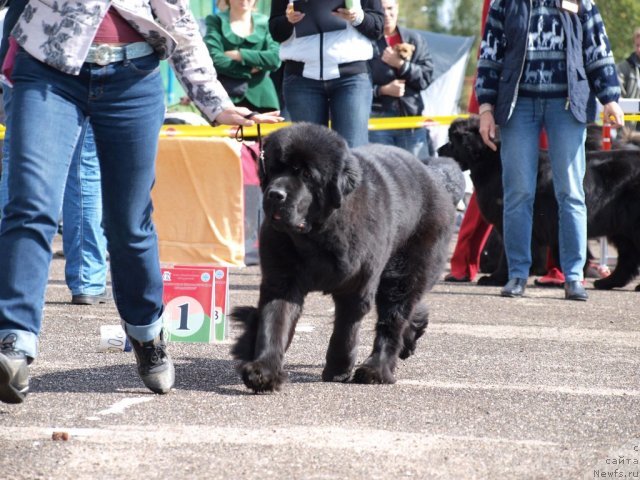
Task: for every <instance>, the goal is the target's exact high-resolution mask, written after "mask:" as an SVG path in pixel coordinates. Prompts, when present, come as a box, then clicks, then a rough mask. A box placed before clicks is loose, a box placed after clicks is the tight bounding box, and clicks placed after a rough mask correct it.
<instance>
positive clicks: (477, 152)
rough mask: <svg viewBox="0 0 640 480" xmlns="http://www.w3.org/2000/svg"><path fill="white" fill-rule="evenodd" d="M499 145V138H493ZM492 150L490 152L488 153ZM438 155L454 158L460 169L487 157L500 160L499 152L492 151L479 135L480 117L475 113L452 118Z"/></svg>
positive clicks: (470, 166) (467, 168)
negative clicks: (444, 141)
mask: <svg viewBox="0 0 640 480" xmlns="http://www.w3.org/2000/svg"><path fill="white" fill-rule="evenodd" d="M494 141H495V142H496V144H497V145H499V139H495V140H494ZM490 152H492V153H490ZM438 155H440V156H442V157H451V158H453V159H455V161H456V162H458V164H459V165H460V168H461V169H462V170H470V169H473V166H474V165H476V164H477V163H478V162H480V161H483V160H486V159H487V158H493V157H495V159H497V161H500V154H499V153H498V152H493V150H491V149H490V148H489V147H487V146H486V145H485V144H484V142H483V141H482V137H481V136H480V119H479V118H478V116H476V115H472V116H470V117H469V118H459V119H457V120H454V121H453V123H451V126H450V127H449V141H448V142H447V143H445V144H444V145H442V146H441V147H440V148H439V149H438Z"/></svg>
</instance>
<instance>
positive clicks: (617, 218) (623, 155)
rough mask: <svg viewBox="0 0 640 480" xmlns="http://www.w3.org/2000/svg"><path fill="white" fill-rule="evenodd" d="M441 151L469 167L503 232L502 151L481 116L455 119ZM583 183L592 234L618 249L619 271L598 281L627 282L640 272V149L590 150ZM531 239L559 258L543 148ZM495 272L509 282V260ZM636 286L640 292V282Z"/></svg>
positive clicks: (486, 210) (607, 284)
mask: <svg viewBox="0 0 640 480" xmlns="http://www.w3.org/2000/svg"><path fill="white" fill-rule="evenodd" d="M497 144H498V146H499V144H500V142H499V138H498V139H497ZM438 153H440V154H442V155H446V156H450V157H453V158H454V159H456V161H458V163H459V164H460V166H461V168H463V169H469V170H470V173H471V179H472V181H473V184H474V188H475V191H476V194H477V198H478V206H479V207H480V211H481V212H482V215H483V216H484V217H485V218H486V219H487V221H488V222H490V223H492V224H494V226H495V227H496V228H497V229H498V231H499V232H500V233H502V179H501V175H502V167H501V163H500V150H499V149H498V151H497V152H494V151H493V150H491V149H490V148H489V147H487V146H486V145H485V144H484V142H483V141H482V138H481V137H480V132H479V121H478V118H477V117H475V116H473V117H470V118H468V119H458V120H456V121H454V122H453V123H452V124H451V127H450V128H449V142H448V143H446V144H445V145H443V146H442V147H440V149H439V151H438ZM584 188H585V196H586V203H587V213H588V221H587V232H588V233H587V234H588V236H589V237H590V238H597V237H603V236H604V237H607V240H608V241H609V242H610V243H611V244H612V245H614V246H615V247H616V249H617V250H618V262H617V265H616V268H615V270H614V271H613V272H612V273H611V275H610V276H608V277H606V278H602V279H599V280H596V281H595V282H594V286H595V287H596V288H599V289H612V288H619V287H624V286H625V285H627V284H628V283H629V282H630V281H631V280H633V278H634V277H636V276H637V275H638V272H639V268H640V151H639V150H637V149H635V148H633V146H632V145H629V146H627V148H626V149H621V150H610V151H600V152H593V151H589V152H587V170H586V175H585V179H584ZM532 243H533V244H534V246H536V245H537V246H538V247H540V246H541V245H548V246H550V247H551V249H552V254H553V255H555V258H556V259H557V258H558V207H557V203H556V200H555V195H554V191H553V184H552V180H551V167H550V164H549V158H548V155H547V154H546V153H545V152H541V154H540V159H539V169H538V181H537V190H536V198H535V203H534V217H533V233H532ZM491 276H492V277H494V278H493V279H492V280H494V281H495V282H496V284H504V283H505V282H506V280H507V278H506V263H505V262H504V261H503V262H502V264H501V266H500V267H499V268H498V270H497V271H496V272H494V273H492V274H491ZM636 290H637V291H640V285H638V286H637V287H636Z"/></svg>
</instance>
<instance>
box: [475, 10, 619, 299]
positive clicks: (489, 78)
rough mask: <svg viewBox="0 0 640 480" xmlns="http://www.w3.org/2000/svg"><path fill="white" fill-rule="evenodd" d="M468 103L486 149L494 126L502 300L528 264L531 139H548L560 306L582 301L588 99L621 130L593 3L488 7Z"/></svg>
mask: <svg viewBox="0 0 640 480" xmlns="http://www.w3.org/2000/svg"><path fill="white" fill-rule="evenodd" d="M475 90H476V95H477V97H478V102H479V103H480V110H479V113H480V134H481V135H482V139H483V141H484V142H485V144H487V145H488V146H489V147H490V148H492V149H493V150H496V149H497V146H496V145H495V143H494V140H495V135H496V125H499V126H500V137H501V148H500V156H501V159H502V172H503V173H502V183H503V188H504V219H503V220H504V245H505V253H506V257H507V262H508V265H509V281H508V282H507V284H506V285H505V286H504V287H503V288H502V291H501V295H502V296H504V297H520V296H522V295H523V294H524V290H525V286H526V283H527V278H528V276H529V268H530V266H531V230H532V218H533V202H534V196H535V190H536V179H537V171H538V155H539V138H540V134H541V132H542V131H543V130H544V131H546V133H547V138H548V144H549V157H550V160H551V169H552V174H553V184H554V188H555V195H556V199H557V201H558V209H559V210H558V216H559V220H560V225H559V232H560V233H559V235H560V238H559V244H560V264H561V267H562V271H563V272H564V274H565V285H564V289H565V298H566V299H569V300H583V301H584V300H587V298H588V294H587V292H586V290H585V289H584V287H583V285H582V283H583V267H584V264H585V261H586V252H587V227H586V224H587V209H586V205H585V198H584V189H583V185H582V181H583V178H584V174H585V168H586V167H585V163H586V160H585V148H584V141H585V136H586V124H587V122H589V121H593V119H594V117H595V106H596V105H595V98H594V94H595V97H597V98H598V100H599V101H600V103H602V105H603V107H604V119H605V122H607V123H609V124H611V125H612V126H614V127H620V126H622V124H623V123H624V114H623V112H622V109H621V108H620V106H619V105H618V103H617V102H618V98H619V96H620V85H619V83H618V78H617V76H616V68H615V62H614V59H613V55H612V53H611V47H610V45H609V40H608V38H607V34H606V30H605V26H604V23H603V21H602V17H601V16H600V13H599V11H598V8H597V7H596V5H595V4H594V3H593V1H592V0H493V2H492V3H491V7H490V9H489V14H488V17H487V21H486V24H485V30H484V34H483V38H482V43H481V45H480V57H479V60H478V72H477V80H476V84H475Z"/></svg>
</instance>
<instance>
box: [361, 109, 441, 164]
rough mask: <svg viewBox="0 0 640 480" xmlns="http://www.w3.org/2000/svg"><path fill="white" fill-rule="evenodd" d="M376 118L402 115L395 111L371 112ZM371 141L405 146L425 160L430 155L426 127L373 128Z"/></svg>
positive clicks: (370, 136)
mask: <svg viewBox="0 0 640 480" xmlns="http://www.w3.org/2000/svg"><path fill="white" fill-rule="evenodd" d="M371 116H372V117H375V118H388V117H400V116H402V115H399V114H398V113H394V112H384V113H379V112H374V113H372V114H371ZM369 142H370V143H382V144H384V145H395V146H396V147H400V148H403V149H404V150H407V151H408V152H411V153H412V154H413V155H415V156H416V157H418V158H419V159H420V160H422V161H425V160H427V157H428V156H429V149H428V147H427V129H426V128H400V129H396V130H371V131H370V132H369Z"/></svg>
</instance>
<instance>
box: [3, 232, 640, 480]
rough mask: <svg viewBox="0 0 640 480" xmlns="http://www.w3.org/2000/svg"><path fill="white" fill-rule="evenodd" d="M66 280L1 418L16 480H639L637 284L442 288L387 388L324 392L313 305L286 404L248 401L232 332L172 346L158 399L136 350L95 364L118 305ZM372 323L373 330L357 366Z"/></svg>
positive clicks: (246, 285)
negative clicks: (138, 367) (81, 298)
mask: <svg viewBox="0 0 640 480" xmlns="http://www.w3.org/2000/svg"><path fill="white" fill-rule="evenodd" d="M59 243H60V242H59V238H57V239H56V244H55V245H54V249H57V248H59ZM63 271H64V259H60V258H55V259H54V261H53V263H52V268H51V271H50V281H49V286H48V290H47V302H46V307H45V313H44V315H45V319H44V323H43V330H42V335H41V344H40V349H41V350H40V356H39V358H38V359H37V360H36V362H35V363H34V364H33V365H32V367H31V375H32V376H31V393H30V394H29V396H28V397H27V401H26V402H25V403H24V404H22V405H18V406H13V405H6V404H0V478H2V479H23V478H24V479H27V478H56V479H57V478H64V479H68V478H74V479H76V478H77V479H96V478H105V479H107V478H108V479H118V478H127V479H130V478H136V477H138V478H145V479H152V478H171V479H191V478H203V479H353V480H360V479H362V480H370V479H403V478H408V479H449V478H452V479H475V478H478V479H480V478H481V479H500V478H507V479H513V478H517V479H564V478H567V479H583V478H584V479H586V478H640V312H639V310H640V309H639V308H638V307H639V305H640V302H639V300H640V293H637V292H634V291H633V286H634V285H635V283H634V284H633V285H629V286H628V287H627V288H625V289H624V290H618V291H596V290H593V288H592V287H591V281H588V287H589V288H588V291H589V294H590V299H589V301H588V302H585V303H582V302H571V301H566V300H564V299H563V292H562V290H560V289H555V288H552V289H549V288H540V287H535V286H534V285H533V279H530V282H529V286H528V288H527V291H526V296H525V297H524V298H520V299H507V298H501V297H500V296H499V294H498V293H499V292H498V289H497V288H494V287H479V286H476V285H475V284H447V283H443V282H441V283H439V284H438V285H436V287H435V288H434V290H433V292H431V293H430V294H429V295H428V296H427V301H428V303H429V304H430V306H431V323H430V325H429V328H428V330H427V333H426V335H425V336H424V337H423V338H422V339H421V340H420V342H419V343H418V349H417V352H416V354H415V355H414V356H413V357H411V358H409V359H408V360H406V361H403V362H401V363H400V365H399V367H398V369H397V380H398V381H397V383H396V384H394V385H384V386H363V385H354V384H336V383H323V382H322V381H321V380H320V374H321V371H322V367H323V362H324V352H325V349H326V347H327V343H328V339H329V335H330V331H331V323H332V312H333V306H332V303H331V300H330V298H328V297H324V296H321V295H318V294H313V295H311V296H310V297H309V298H308V300H307V303H306V305H305V311H304V314H303V317H302V319H301V321H300V324H299V326H298V332H297V334H296V336H295V338H294V341H293V344H292V346H291V348H290V350H289V352H288V353H287V356H286V364H287V365H286V368H287V370H288V372H289V375H290V381H289V383H288V384H286V385H285V386H284V388H283V390H282V391H281V392H279V393H275V394H264V395H255V394H253V393H250V392H249V391H248V390H247V389H246V388H245V387H244V385H243V384H242V382H241V381H240V379H239V377H238V375H237V373H236V371H235V369H234V361H233V360H232V359H231V357H230V354H229V349H230V345H231V341H232V339H233V338H234V336H235V335H237V333H238V332H237V330H232V331H231V334H230V339H229V341H227V342H225V343H220V344H185V343H171V344H170V352H171V354H172V356H173V358H174V361H175V364H176V376H177V379H176V387H175V390H174V391H172V392H171V393H170V394H168V395H164V396H158V395H154V394H152V393H150V392H149V391H147V390H146V389H145V388H144V386H143V385H142V383H141V381H140V380H139V378H138V377H137V374H136V371H135V360H134V357H133V355H132V354H131V353H124V352H123V353H99V352H98V348H97V347H98V343H99V327H100V326H101V325H107V324H117V323H118V316H117V313H116V309H115V306H114V304H113V303H112V302H111V303H108V304H106V305H100V306H75V305H71V304H70V303H69V300H70V294H69V292H68V290H67V288H66V286H65V283H64V273H63ZM230 278H231V303H232V305H254V304H255V303H256V301H257V295H258V285H259V281H260V276H259V269H258V268H257V267H247V268H244V269H234V270H233V271H232V274H231V277H230ZM636 281H638V279H636ZM373 325H374V317H373V316H372V315H370V316H369V317H367V320H366V322H365V324H364V326H363V330H362V335H361V342H360V345H361V346H360V350H359V357H360V360H364V359H365V358H366V357H367V355H368V353H369V350H370V348H371V344H372V339H373ZM53 432H65V433H66V434H67V435H68V439H67V440H53V439H52V434H53ZM622 475H624V476H622Z"/></svg>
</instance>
